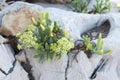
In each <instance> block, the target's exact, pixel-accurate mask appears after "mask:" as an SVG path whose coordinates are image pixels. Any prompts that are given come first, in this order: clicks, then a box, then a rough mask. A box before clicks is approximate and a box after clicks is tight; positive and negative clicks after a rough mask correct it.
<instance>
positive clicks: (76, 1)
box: [72, 0, 90, 13]
mask: <svg viewBox="0 0 120 80" xmlns="http://www.w3.org/2000/svg"><path fill="white" fill-rule="evenodd" d="M89 2H90V0H88V1H86V2H85V1H84V0H72V6H73V8H74V11H75V12H82V13H88V4H89Z"/></svg>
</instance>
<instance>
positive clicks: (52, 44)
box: [17, 12, 74, 61]
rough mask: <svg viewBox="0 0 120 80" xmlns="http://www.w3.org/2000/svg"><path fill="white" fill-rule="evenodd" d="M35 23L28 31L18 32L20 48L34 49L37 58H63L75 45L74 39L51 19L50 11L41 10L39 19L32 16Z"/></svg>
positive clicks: (42, 59)
mask: <svg viewBox="0 0 120 80" xmlns="http://www.w3.org/2000/svg"><path fill="white" fill-rule="evenodd" d="M32 21H33V24H32V25H29V26H28V29H27V31H26V32H23V33H19V34H17V38H18V41H19V44H18V48H19V49H22V48H26V49H33V50H35V51H36V54H35V55H34V57H35V58H39V59H40V61H45V60H53V59H55V58H57V59H61V57H62V55H64V54H67V52H68V51H69V50H70V49H71V48H73V47H74V44H73V42H72V39H70V38H69V36H68V35H67V32H66V30H63V29H62V28H61V26H60V25H58V24H57V22H55V21H51V20H50V19H49V13H48V12H46V13H44V12H41V13H40V17H39V20H38V21H36V20H35V19H34V18H32Z"/></svg>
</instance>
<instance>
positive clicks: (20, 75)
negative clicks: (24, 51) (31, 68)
mask: <svg viewBox="0 0 120 80" xmlns="http://www.w3.org/2000/svg"><path fill="white" fill-rule="evenodd" d="M0 40H2V41H3V40H6V39H4V38H3V37H2V36H0ZM14 61H15V58H14V52H13V50H12V49H11V47H10V45H8V44H0V69H1V70H2V71H1V70H0V80H16V79H17V80H29V79H28V74H27V73H26V71H25V70H24V69H23V68H22V67H21V65H20V64H19V63H18V62H16V63H15V65H13V63H14ZM13 67H14V68H13ZM12 68H13V71H10V70H12ZM3 71H4V73H6V74H4V73H3ZM9 72H10V73H9Z"/></svg>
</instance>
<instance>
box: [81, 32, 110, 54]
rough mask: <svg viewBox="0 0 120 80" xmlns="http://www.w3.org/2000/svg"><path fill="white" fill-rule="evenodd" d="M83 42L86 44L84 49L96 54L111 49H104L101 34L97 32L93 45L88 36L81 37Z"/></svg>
mask: <svg viewBox="0 0 120 80" xmlns="http://www.w3.org/2000/svg"><path fill="white" fill-rule="evenodd" d="M83 41H84V44H85V45H86V50H90V51H91V52H92V53H96V54H106V53H109V52H111V49H109V50H104V40H103V39H102V35H101V34H99V36H98V40H97V43H96V45H93V44H92V42H91V41H90V38H89V37H88V36H84V37H83Z"/></svg>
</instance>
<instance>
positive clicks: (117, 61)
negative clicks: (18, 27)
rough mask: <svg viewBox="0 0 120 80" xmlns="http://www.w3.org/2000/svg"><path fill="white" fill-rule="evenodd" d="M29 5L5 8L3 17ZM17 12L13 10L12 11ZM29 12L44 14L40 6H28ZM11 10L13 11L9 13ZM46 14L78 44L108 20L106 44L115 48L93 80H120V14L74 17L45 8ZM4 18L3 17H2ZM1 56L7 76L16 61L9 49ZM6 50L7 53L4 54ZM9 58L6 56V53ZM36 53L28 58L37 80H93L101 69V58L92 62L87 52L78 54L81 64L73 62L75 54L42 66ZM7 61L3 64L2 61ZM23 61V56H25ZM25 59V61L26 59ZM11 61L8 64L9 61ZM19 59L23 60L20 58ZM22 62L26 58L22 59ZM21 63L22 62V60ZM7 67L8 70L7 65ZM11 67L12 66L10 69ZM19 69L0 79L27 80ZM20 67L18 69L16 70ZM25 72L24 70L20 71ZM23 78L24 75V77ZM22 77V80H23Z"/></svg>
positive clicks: (76, 15)
mask: <svg viewBox="0 0 120 80" xmlns="http://www.w3.org/2000/svg"><path fill="white" fill-rule="evenodd" d="M26 4H27V3H23V2H17V3H14V4H12V5H11V6H10V7H8V8H6V9H5V10H4V11H3V12H2V13H1V16H3V14H5V13H7V12H9V11H14V10H17V9H21V8H23V5H26ZM13 6H14V8H11V7H13ZM27 6H29V8H30V9H33V10H34V11H39V10H41V7H39V6H38V5H33V4H27ZM9 9H11V10H9ZM44 11H49V13H50V18H51V20H53V21H57V22H58V23H59V24H60V25H61V26H62V28H64V29H66V30H67V31H69V32H70V36H71V37H72V38H73V39H74V41H75V40H77V39H81V37H80V35H81V34H82V33H83V32H85V31H87V30H89V29H91V28H93V27H96V26H98V25H100V24H101V23H102V22H103V21H105V20H107V19H108V20H109V21H110V23H111V29H110V32H109V34H108V36H107V37H106V38H105V39H104V40H105V48H112V52H111V54H110V55H111V57H110V58H109V60H108V62H107V64H105V66H104V67H103V68H102V70H100V71H99V72H98V73H97V76H96V78H95V79H94V80H120V54H119V52H120V50H119V47H120V35H119V33H120V25H119V23H120V22H119V21H120V14H119V13H107V14H101V15H100V14H95V15H94V14H91V15H90V14H81V13H74V12H71V11H64V10H61V9H55V8H45V9H44ZM3 17H4V16H3ZM3 46H5V45H3ZM0 49H1V50H0V51H1V52H0V53H4V54H2V55H0V57H1V58H0V59H2V60H0V68H2V70H4V71H5V72H6V73H7V72H8V71H9V68H10V67H12V66H13V65H12V63H13V62H14V60H15V58H14V57H13V54H12V53H13V52H11V51H9V52H11V54H9V55H7V56H4V55H5V53H6V52H5V51H7V50H6V49H10V48H9V47H2V48H0ZM3 49H4V50H5V51H4V52H2V51H3ZM6 54H7V53H6ZM33 55H34V51H27V53H26V57H27V59H28V61H29V63H30V65H31V66H32V68H31V72H32V74H33V76H34V78H35V80H90V78H89V77H90V76H91V74H92V73H93V71H94V69H95V68H96V66H97V65H98V63H99V61H100V59H101V58H102V56H100V55H95V54H94V55H92V57H91V58H90V59H88V58H87V56H86V55H85V54H84V52H82V51H81V52H79V54H78V55H77V60H78V63H77V62H76V61H75V60H72V57H73V54H70V55H65V56H63V58H62V59H61V60H60V61H57V60H53V61H45V62H43V63H39V61H38V60H37V59H34V58H33ZM3 57H4V61H3ZM23 57H24V56H23ZM26 57H24V58H26ZM6 58H8V59H9V60H7V59H6ZM19 59H20V58H19ZM21 59H23V58H21ZM19 61H21V60H19ZM7 62H8V63H7ZM4 63H7V66H6V64H4ZM8 65H9V66H8ZM15 65H16V66H15V67H14V69H17V70H14V71H16V72H14V71H13V72H12V73H13V74H12V73H11V74H9V75H8V76H10V77H8V76H6V75H5V74H3V72H2V71H0V78H1V79H3V80H10V79H11V80H15V79H16V77H15V76H12V75H17V74H16V73H19V75H17V79H18V80H28V77H27V73H26V72H25V71H24V70H23V68H22V67H21V66H20V65H19V63H18V62H17V61H16V64H15ZM17 66H18V67H17ZM21 69H22V70H21ZM21 74H22V75H21ZM20 76H22V77H20Z"/></svg>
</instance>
